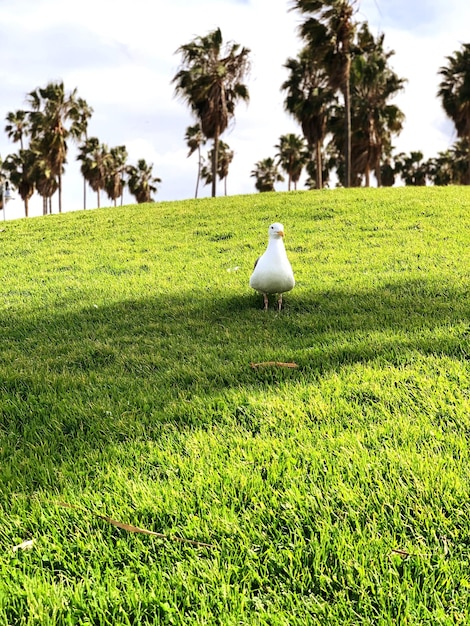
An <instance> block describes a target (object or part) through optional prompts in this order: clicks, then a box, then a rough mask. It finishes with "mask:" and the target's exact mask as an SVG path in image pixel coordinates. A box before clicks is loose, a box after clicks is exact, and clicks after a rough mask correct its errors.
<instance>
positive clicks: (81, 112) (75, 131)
mask: <svg viewBox="0 0 470 626" xmlns="http://www.w3.org/2000/svg"><path fill="white" fill-rule="evenodd" d="M71 115H72V118H73V124H72V126H71V129H70V132H71V134H72V136H73V137H74V138H75V139H76V141H84V142H85V141H86V140H87V139H88V121H89V120H90V118H91V116H92V115H93V109H92V107H91V106H89V104H88V103H87V101H86V100H84V99H83V98H77V101H76V105H75V108H74V109H73V110H72V112H71ZM83 209H86V178H85V177H83Z"/></svg>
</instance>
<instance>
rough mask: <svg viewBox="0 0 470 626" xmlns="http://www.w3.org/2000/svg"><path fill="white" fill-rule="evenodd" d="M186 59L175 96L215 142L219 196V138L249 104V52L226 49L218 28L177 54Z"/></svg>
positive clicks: (233, 47) (214, 164) (231, 46)
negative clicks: (239, 107)
mask: <svg viewBox="0 0 470 626" xmlns="http://www.w3.org/2000/svg"><path fill="white" fill-rule="evenodd" d="M177 52H178V53H180V54H181V56H182V65H181V68H180V70H179V71H178V72H177V74H176V75H175V76H174V78H173V80H172V82H173V83H174V84H175V92H176V94H177V95H178V96H180V97H181V98H182V99H183V100H184V101H186V102H187V103H188V104H189V106H190V108H191V110H192V112H193V113H194V115H195V116H196V118H197V120H198V121H199V122H200V125H201V130H202V132H203V134H204V136H205V137H207V138H208V139H212V140H213V153H212V196H213V197H215V195H216V180H217V163H218V149H219V138H220V136H221V135H222V133H223V132H224V131H225V130H226V129H227V127H228V125H229V123H230V121H231V120H232V119H233V118H234V114H235V105H236V103H237V102H238V101H239V100H244V101H246V102H247V101H248V100H249V94H248V88H247V86H246V85H245V84H244V83H243V81H244V80H245V77H246V75H247V73H248V70H249V53H250V51H249V50H248V48H240V45H239V44H236V43H228V44H227V45H226V46H225V47H223V40H222V33H221V31H220V28H216V29H215V30H214V31H212V32H210V33H209V34H208V35H206V36H205V37H197V38H196V39H194V40H193V41H191V42H190V43H188V44H185V45H183V46H180V47H179V48H178V50H177Z"/></svg>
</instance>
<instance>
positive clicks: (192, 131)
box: [184, 124, 206, 198]
mask: <svg viewBox="0 0 470 626" xmlns="http://www.w3.org/2000/svg"><path fill="white" fill-rule="evenodd" d="M184 138H185V140H186V145H187V146H188V148H189V152H188V157H190V156H191V155H192V154H194V152H196V150H197V179H196V193H195V194H194V197H195V198H197V194H198V191H199V181H200V180H201V167H202V157H201V146H203V145H204V144H205V143H206V138H205V137H204V133H203V132H202V130H201V125H200V124H194V126H188V128H187V129H186V134H185V136H184Z"/></svg>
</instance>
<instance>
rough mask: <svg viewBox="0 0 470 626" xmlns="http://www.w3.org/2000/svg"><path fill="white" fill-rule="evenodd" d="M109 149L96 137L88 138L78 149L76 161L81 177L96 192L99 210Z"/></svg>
mask: <svg viewBox="0 0 470 626" xmlns="http://www.w3.org/2000/svg"><path fill="white" fill-rule="evenodd" d="M109 158H110V157H109V149H108V146H107V145H106V144H102V143H100V142H99V140H98V138H97V137H90V138H89V139H87V140H86V141H85V143H84V144H82V146H81V147H80V149H79V153H78V155H77V161H81V162H82V164H81V166H80V171H81V173H82V176H83V177H84V179H85V180H86V181H87V183H88V184H89V185H90V187H91V188H92V189H93V191H95V192H96V195H97V206H98V208H100V193H101V190H102V189H104V188H105V185H106V169H107V161H108V160H109Z"/></svg>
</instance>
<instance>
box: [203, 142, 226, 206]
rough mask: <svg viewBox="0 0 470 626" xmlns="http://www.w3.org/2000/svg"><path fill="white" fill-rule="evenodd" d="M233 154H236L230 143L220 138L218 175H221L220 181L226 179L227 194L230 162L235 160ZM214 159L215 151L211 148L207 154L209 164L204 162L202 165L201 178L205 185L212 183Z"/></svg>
mask: <svg viewBox="0 0 470 626" xmlns="http://www.w3.org/2000/svg"><path fill="white" fill-rule="evenodd" d="M233 155H234V153H233V150H230V147H229V146H228V144H226V143H225V142H224V141H222V140H220V141H219V151H218V157H217V161H218V162H217V176H218V177H219V180H220V181H222V180H223V181H224V193H225V195H227V177H228V170H229V167H230V163H231V162H232V161H233ZM212 159H213V152H212V149H211V150H209V152H208V154H207V160H208V162H209V165H206V164H205V163H204V162H203V163H202V167H201V178H202V179H203V181H204V184H205V185H210V184H211V183H212Z"/></svg>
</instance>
